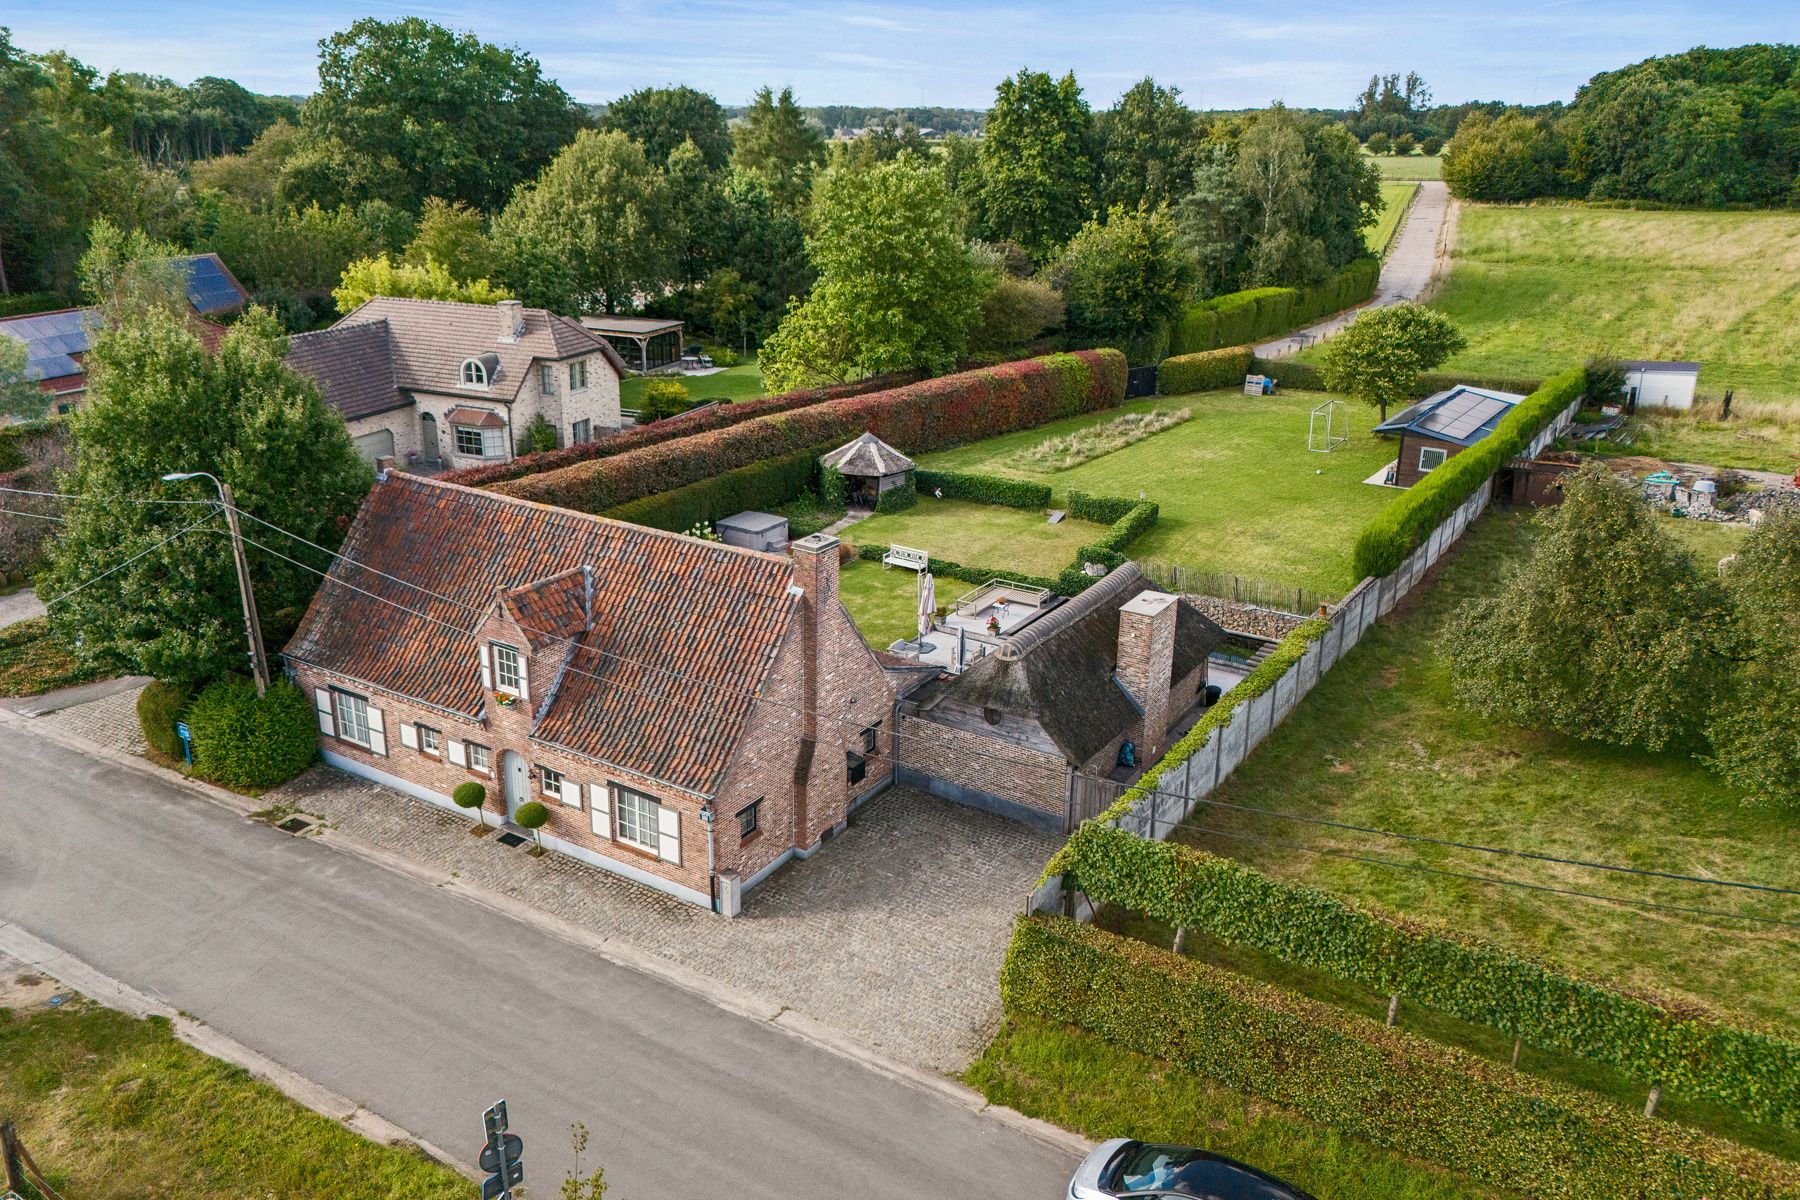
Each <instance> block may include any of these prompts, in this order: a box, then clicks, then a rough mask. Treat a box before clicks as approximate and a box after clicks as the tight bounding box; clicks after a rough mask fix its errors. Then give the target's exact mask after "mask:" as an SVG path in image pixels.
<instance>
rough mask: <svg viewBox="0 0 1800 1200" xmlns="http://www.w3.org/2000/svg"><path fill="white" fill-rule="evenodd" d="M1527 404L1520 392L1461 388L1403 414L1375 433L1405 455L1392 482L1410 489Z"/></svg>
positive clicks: (1396, 469)
mask: <svg viewBox="0 0 1800 1200" xmlns="http://www.w3.org/2000/svg"><path fill="white" fill-rule="evenodd" d="M1524 398H1525V397H1523V396H1521V395H1519V394H1517V393H1516V392H1497V391H1494V390H1492V389H1490V388H1478V387H1469V386H1468V385H1466V384H1458V385H1457V386H1456V387H1453V388H1446V389H1445V390H1443V391H1441V392H1438V393H1437V394H1435V395H1432V396H1427V397H1426V398H1425V399H1423V400H1421V401H1419V402H1418V403H1417V404H1414V405H1411V406H1410V407H1408V408H1403V409H1401V410H1400V411H1399V412H1397V413H1395V414H1394V415H1393V416H1391V417H1389V418H1388V419H1387V420H1385V421H1383V422H1382V423H1381V424H1379V425H1377V426H1375V430H1374V431H1375V432H1376V433H1391V434H1397V435H1398V436H1399V438H1400V455H1399V457H1398V458H1397V459H1396V460H1395V462H1394V466H1393V468H1392V474H1391V475H1390V477H1389V478H1388V482H1389V483H1391V484H1393V485H1394V486H1395V487H1411V486H1412V485H1413V484H1415V483H1417V482H1419V480H1421V479H1423V478H1425V476H1427V475H1429V474H1431V472H1433V471H1435V470H1436V469H1437V468H1439V467H1441V466H1443V465H1444V463H1446V462H1447V461H1449V460H1450V459H1452V458H1454V457H1456V456H1457V455H1458V454H1461V453H1462V452H1463V451H1464V450H1467V449H1468V448H1469V447H1470V446H1473V445H1474V444H1475V443H1476V442H1479V441H1480V440H1481V439H1482V438H1484V437H1486V436H1487V435H1488V434H1490V433H1492V432H1494V429H1495V427H1496V426H1498V425H1499V424H1500V421H1501V418H1503V417H1505V416H1506V414H1507V413H1509V412H1511V411H1512V409H1513V406H1514V405H1516V404H1518V403H1519V401H1521V400H1523V399H1524Z"/></svg>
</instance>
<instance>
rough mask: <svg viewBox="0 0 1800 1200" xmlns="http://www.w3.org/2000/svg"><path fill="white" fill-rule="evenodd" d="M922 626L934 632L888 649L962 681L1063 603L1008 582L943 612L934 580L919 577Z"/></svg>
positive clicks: (996, 582) (987, 586) (993, 582)
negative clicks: (1007, 640)
mask: <svg viewBox="0 0 1800 1200" xmlns="http://www.w3.org/2000/svg"><path fill="white" fill-rule="evenodd" d="M920 589H921V597H920V602H919V609H920V617H921V621H923V619H924V618H925V616H926V615H927V614H930V615H931V627H930V631H929V632H927V633H925V634H924V635H922V636H918V637H914V638H910V639H902V640H900V641H897V642H895V643H893V645H891V646H889V647H888V650H889V652H890V653H893V654H898V655H900V656H902V657H904V658H913V659H917V660H918V662H919V663H920V664H921V665H927V666H937V667H943V668H944V669H945V670H946V671H949V672H950V673H951V674H952V675H960V674H961V673H962V672H963V670H964V669H965V668H966V667H967V666H968V665H969V664H970V663H973V662H977V661H979V660H980V659H981V658H983V657H985V656H986V655H988V654H991V653H992V652H993V651H994V648H995V647H997V646H998V645H999V644H1000V639H1001V638H1003V637H1005V636H1006V635H1007V634H1009V633H1012V632H1014V631H1015V630H1017V629H1019V628H1020V627H1021V626H1023V625H1025V624H1026V623H1027V622H1029V621H1032V620H1034V619H1035V618H1036V617H1037V616H1038V615H1039V614H1040V613H1042V612H1045V611H1047V610H1048V609H1051V608H1054V607H1055V606H1057V605H1058V604H1061V603H1062V597H1060V596H1058V595H1056V594H1055V593H1053V592H1051V591H1050V590H1049V589H1048V588H1040V587H1027V586H1026V585H1024V584H1020V583H1015V582H1013V581H1011V580H1007V579H990V580H988V581H987V582H986V583H984V584H982V585H981V586H980V587H978V588H976V589H974V590H973V591H970V592H967V593H965V594H964V595H962V596H960V597H958V598H957V599H956V600H955V601H954V602H953V603H951V604H948V605H943V606H942V609H943V611H942V614H941V615H938V609H939V607H940V606H938V605H937V604H936V603H935V599H936V597H935V589H936V580H935V579H934V578H933V577H932V576H931V575H929V574H925V575H921V576H920Z"/></svg>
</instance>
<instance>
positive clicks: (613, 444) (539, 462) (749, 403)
mask: <svg viewBox="0 0 1800 1200" xmlns="http://www.w3.org/2000/svg"><path fill="white" fill-rule="evenodd" d="M916 378H917V376H915V375H871V376H870V377H869V378H867V379H859V380H857V381H856V382H854V383H839V384H835V385H833V386H831V387H823V388H800V389H798V390H796V391H792V392H782V393H780V394H778V395H774V396H764V397H762V398H761V399H758V400H744V401H740V402H739V403H736V404H725V403H721V404H717V405H714V406H713V407H712V408H709V409H707V410H705V411H704V412H699V413H695V414H693V415H691V416H686V415H684V416H683V417H682V418H681V419H680V420H678V421H676V420H663V421H657V422H655V423H653V424H650V425H640V426H638V427H636V428H635V429H627V430H625V431H624V432H623V433H620V434H617V435H615V436H613V437H608V438H601V439H600V440H599V441H597V442H577V443H576V444H575V445H573V446H564V447H563V448H562V449H560V450H544V451H541V452H539V453H537V454H521V455H519V456H518V457H517V458H514V459H512V460H510V461H508V462H503V463H495V464H494V465H493V466H490V467H468V468H465V469H464V470H461V471H450V472H448V473H446V474H444V475H443V476H441V477H440V478H442V479H443V480H445V481H446V482H448V483H460V484H464V485H466V486H468V487H485V486H486V485H488V484H491V483H501V482H504V481H505V480H508V479H523V478H524V477H525V476H527V475H537V474H539V473H541V472H544V471H554V470H558V469H559V468H562V467H567V466H572V465H574V464H575V463H581V462H590V461H592V460H594V459H598V458H611V457H613V456H614V455H619V454H627V453H629V452H631V451H633V450H641V449H643V448H644V447H646V446H655V445H659V444H661V443H663V442H672V441H675V440H676V439H678V438H686V437H694V436H696V435H698V434H702V433H710V432H711V431H713V430H715V429H726V428H729V427H730V426H732V425H741V424H743V423H744V422H745V421H754V420H756V419H757V418H758V417H766V416H770V415H772V414H775V413H784V412H791V411H793V410H794V409H798V408H811V407H812V406H813V405H815V404H824V403H827V402H828V401H831V400H841V399H844V398H845V397H848V396H863V395H867V394H868V393H870V392H880V391H885V390H887V389H889V388H895V387H899V386H901V385H902V384H906V383H910V382H912V381H913V380H914V379H916Z"/></svg>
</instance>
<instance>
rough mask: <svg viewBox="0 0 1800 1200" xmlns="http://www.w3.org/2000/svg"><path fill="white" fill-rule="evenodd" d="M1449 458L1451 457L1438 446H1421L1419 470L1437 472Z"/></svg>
mask: <svg viewBox="0 0 1800 1200" xmlns="http://www.w3.org/2000/svg"><path fill="white" fill-rule="evenodd" d="M1448 457H1449V455H1447V454H1446V453H1445V452H1444V451H1443V450H1441V449H1439V448H1438V447H1436V446H1420V447H1419V470H1421V471H1435V470H1437V469H1438V468H1439V467H1441V466H1443V465H1444V459H1446V458H1448Z"/></svg>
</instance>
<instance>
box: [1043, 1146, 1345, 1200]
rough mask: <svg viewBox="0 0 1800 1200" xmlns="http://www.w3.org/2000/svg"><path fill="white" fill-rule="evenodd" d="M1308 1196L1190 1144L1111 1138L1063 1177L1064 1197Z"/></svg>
mask: <svg viewBox="0 0 1800 1200" xmlns="http://www.w3.org/2000/svg"><path fill="white" fill-rule="evenodd" d="M1125 1196H1145V1197H1158V1198H1163V1197H1166V1198H1167V1200H1313V1197H1311V1196H1309V1195H1308V1194H1307V1193H1305V1192H1303V1191H1301V1190H1300V1189H1299V1188H1297V1187H1295V1186H1294V1185H1293V1184H1291V1183H1283V1182H1281V1180H1279V1179H1277V1178H1275V1177H1274V1176H1273V1175H1270V1174H1268V1173H1267V1172H1264V1171H1259V1170H1257V1169H1256V1168H1255V1167H1250V1166H1245V1165H1244V1164H1243V1163H1241V1162H1237V1161H1235V1160H1233V1159H1229V1158H1226V1157H1225V1156H1224V1155H1223V1154H1214V1153H1212V1152H1211V1151H1209V1150H1197V1149H1195V1148H1194V1147H1192V1146H1161V1145H1157V1144H1155V1143H1153V1142H1134V1141H1131V1140H1129V1139H1127V1138H1113V1139H1112V1140H1111V1141H1109V1142H1102V1143H1100V1145H1099V1146H1097V1147H1095V1149H1094V1152H1093V1153H1092V1154H1089V1155H1088V1156H1087V1158H1085V1159H1083V1160H1082V1163H1081V1166H1080V1168H1079V1169H1077V1170H1076V1172H1075V1178H1074V1179H1072V1180H1071V1181H1070V1182H1069V1200H1118V1198H1119V1197H1125Z"/></svg>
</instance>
